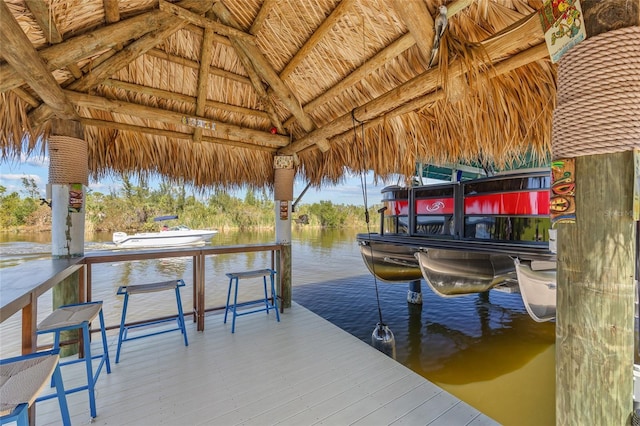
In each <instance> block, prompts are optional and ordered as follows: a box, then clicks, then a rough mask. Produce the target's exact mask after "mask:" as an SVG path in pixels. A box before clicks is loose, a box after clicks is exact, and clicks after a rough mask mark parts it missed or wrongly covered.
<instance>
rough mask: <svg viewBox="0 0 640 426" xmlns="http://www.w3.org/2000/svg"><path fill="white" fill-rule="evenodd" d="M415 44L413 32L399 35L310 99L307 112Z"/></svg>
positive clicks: (293, 118)
mask: <svg viewBox="0 0 640 426" xmlns="http://www.w3.org/2000/svg"><path fill="white" fill-rule="evenodd" d="M414 44H415V40H414V39H413V37H412V36H411V34H408V33H407V34H405V35H403V36H401V37H399V38H398V39H397V40H396V41H394V42H393V43H391V44H390V45H389V46H388V47H386V48H384V49H382V50H381V51H380V52H378V53H377V54H376V55H375V56H373V57H372V58H371V59H369V60H368V61H367V62H365V63H364V64H362V65H361V66H359V67H358V68H356V69H355V70H354V71H353V72H352V73H351V74H349V75H348V76H346V77H345V78H343V79H341V80H340V81H339V82H337V83H336V84H335V85H334V86H332V87H331V88H329V89H328V90H326V91H325V92H324V93H322V94H321V95H320V96H318V97H317V98H315V99H313V100H312V101H310V102H309V103H308V104H306V105H305V106H304V110H305V112H307V113H309V112H311V111H313V110H314V109H316V108H317V107H319V106H320V105H322V104H324V103H325V102H327V101H329V100H330V99H332V98H333V97H335V96H336V95H337V94H338V93H340V92H342V91H344V90H345V89H346V88H348V87H351V86H353V85H354V84H356V83H357V82H358V81H360V80H362V79H363V78H365V77H366V76H367V75H368V74H370V73H372V72H373V71H374V70H376V69H378V68H380V67H381V66H382V65H384V64H385V63H386V62H387V61H388V60H389V59H392V58H395V57H396V56H398V55H399V54H400V53H402V52H404V51H405V50H407V49H409V48H410V47H411V46H413V45H414ZM293 120H295V117H291V118H290V119H289V120H287V122H286V123H285V126H288V125H290V124H291V122H293Z"/></svg>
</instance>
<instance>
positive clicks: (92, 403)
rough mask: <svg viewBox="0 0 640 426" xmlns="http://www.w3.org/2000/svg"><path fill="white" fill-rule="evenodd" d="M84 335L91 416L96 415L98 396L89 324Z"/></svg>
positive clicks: (84, 328) (84, 329) (83, 330)
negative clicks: (96, 393)
mask: <svg viewBox="0 0 640 426" xmlns="http://www.w3.org/2000/svg"><path fill="white" fill-rule="evenodd" d="M82 337H83V339H84V360H85V365H86V367H87V391H88V392H89V408H90V409H91V418H92V419H93V418H95V417H96V396H95V378H94V376H93V366H92V365H91V364H92V362H91V360H92V358H91V340H90V339H91V338H90V336H89V324H88V323H85V324H84V325H83V326H82Z"/></svg>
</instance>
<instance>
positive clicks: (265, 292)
mask: <svg viewBox="0 0 640 426" xmlns="http://www.w3.org/2000/svg"><path fill="white" fill-rule="evenodd" d="M262 282H263V287H264V307H265V309H266V310H267V315H269V296H268V295H267V277H266V276H263V277H262Z"/></svg>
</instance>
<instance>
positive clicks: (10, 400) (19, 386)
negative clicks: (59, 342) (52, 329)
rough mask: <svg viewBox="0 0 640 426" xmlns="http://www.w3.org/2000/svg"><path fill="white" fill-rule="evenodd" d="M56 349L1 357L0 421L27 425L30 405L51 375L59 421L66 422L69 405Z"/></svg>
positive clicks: (66, 423) (0, 422)
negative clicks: (58, 408) (57, 405)
mask: <svg viewBox="0 0 640 426" xmlns="http://www.w3.org/2000/svg"><path fill="white" fill-rule="evenodd" d="M58 360H59V356H58V350H52V351H46V352H38V353H34V354H30V355H23V356H17V357H13V358H8V359H3V360H0V424H3V425H4V424H6V423H10V422H16V423H17V425H18V426H28V425H29V407H30V406H31V405H32V404H33V403H34V402H36V401H39V400H41V399H37V396H38V394H39V393H40V392H41V391H42V389H43V388H44V387H46V386H47V384H48V383H49V380H51V379H53V385H54V386H55V388H56V393H55V394H54V396H57V397H58V404H59V405H60V414H61V415H62V424H63V425H65V426H69V425H70V424H71V420H70V419H69V408H68V406H67V398H66V395H65V391H64V385H63V383H62V375H61V374H60V365H59V363H58Z"/></svg>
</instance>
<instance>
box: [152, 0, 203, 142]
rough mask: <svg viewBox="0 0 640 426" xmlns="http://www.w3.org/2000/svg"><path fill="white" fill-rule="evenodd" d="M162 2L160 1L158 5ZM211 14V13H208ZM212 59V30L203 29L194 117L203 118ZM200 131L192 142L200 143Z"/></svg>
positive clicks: (198, 130)
mask: <svg viewBox="0 0 640 426" xmlns="http://www.w3.org/2000/svg"><path fill="white" fill-rule="evenodd" d="M163 3H164V2H163V1H162V0H161V3H160V5H162V4H163ZM208 13H212V12H208ZM212 57H213V29H212V28H205V29H204V37H203V38H202V45H201V46H200V69H199V70H198V87H197V88H196V115H197V116H199V117H204V115H205V108H206V106H207V92H208V90H209V67H210V66H211V59H212ZM201 139H202V129H201V128H196V129H195V130H194V131H193V141H194V142H200V140H201Z"/></svg>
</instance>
